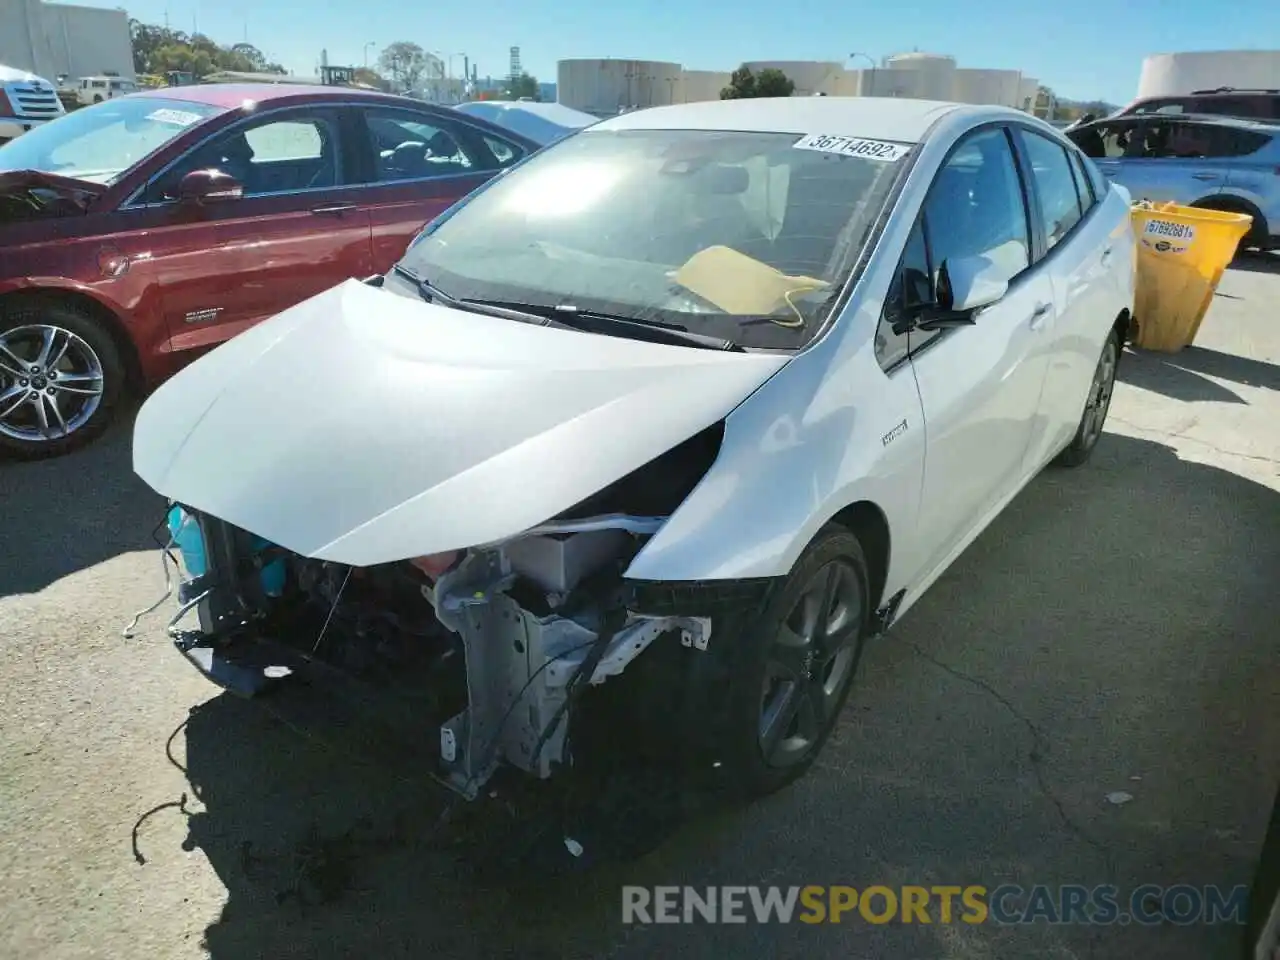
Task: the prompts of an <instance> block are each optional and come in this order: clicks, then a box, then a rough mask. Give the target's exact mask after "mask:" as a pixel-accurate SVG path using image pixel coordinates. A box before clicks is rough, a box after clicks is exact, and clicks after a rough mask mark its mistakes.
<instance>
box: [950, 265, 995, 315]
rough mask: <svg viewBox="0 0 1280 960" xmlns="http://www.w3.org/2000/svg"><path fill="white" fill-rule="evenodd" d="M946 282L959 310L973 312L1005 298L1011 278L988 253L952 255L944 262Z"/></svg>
mask: <svg viewBox="0 0 1280 960" xmlns="http://www.w3.org/2000/svg"><path fill="white" fill-rule="evenodd" d="M942 272H943V277H944V279H943V281H942V282H943V284H945V289H946V290H947V291H948V292H949V294H950V298H951V302H950V303H949V304H947V306H948V307H949V308H950V309H951V310H954V311H955V312H956V313H973V312H975V311H977V310H981V309H982V308H983V307H989V306H991V304H993V303H995V302H997V301H998V300H1000V299H1002V298H1003V297H1004V295H1005V294H1006V293H1008V292H1009V278H1008V277H1007V276H1006V275H1005V272H1004V270H1003V269H1002V268H1000V267H999V266H997V265H996V264H995V263H993V262H992V261H991V260H990V259H988V258H987V257H952V258H951V259H950V260H948V261H946V262H945V263H944V264H943V265H942Z"/></svg>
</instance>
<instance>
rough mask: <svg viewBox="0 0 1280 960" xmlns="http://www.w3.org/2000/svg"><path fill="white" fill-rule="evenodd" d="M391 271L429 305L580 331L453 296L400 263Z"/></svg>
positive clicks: (543, 317)
mask: <svg viewBox="0 0 1280 960" xmlns="http://www.w3.org/2000/svg"><path fill="white" fill-rule="evenodd" d="M391 269H392V270H394V271H395V272H396V273H398V274H399V275H400V276H402V277H404V278H405V279H406V280H408V281H409V282H410V283H412V284H413V285H414V286H415V287H417V290H418V296H420V297H422V299H423V300H425V301H427V303H440V304H443V305H444V306H446V307H453V308H454V309H455V310H470V311H471V312H472V313H481V314H484V315H485V316H489V317H501V318H502V319H504V320H517V321H519V322H520V323H532V324H536V325H537V326H540V327H558V328H560V329H562V330H577V329H578V328H577V327H574V326H572V325H570V324H567V323H560V322H558V321H557V320H556V319H555V318H554V317H550V316H546V315H544V314H540V313H532V312H530V311H528V310H522V309H518V308H515V307H507V306H503V305H502V304H499V303H489V302H486V301H484V300H470V299H464V298H462V297H455V296H451V295H450V294H447V293H445V292H444V291H443V290H441V289H440V288H439V287H437V286H436V285H435V284H434V283H432V282H431V281H430V280H427V279H425V278H424V277H420V276H418V275H417V274H416V273H414V272H413V271H412V270H409V269H408V268H406V267H402V266H400V264H398V263H397V264H396V265H395V266H393V267H392V268H391Z"/></svg>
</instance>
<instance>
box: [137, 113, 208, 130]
mask: <svg viewBox="0 0 1280 960" xmlns="http://www.w3.org/2000/svg"><path fill="white" fill-rule="evenodd" d="M147 119H148V120H154V121H156V123H171V124H173V125H174V126H175V127H189V126H191V125H192V124H193V123H198V122H199V121H200V114H198V113H191V112H190V111H188V110H169V109H163V110H152V111H151V112H150V113H148V114H147Z"/></svg>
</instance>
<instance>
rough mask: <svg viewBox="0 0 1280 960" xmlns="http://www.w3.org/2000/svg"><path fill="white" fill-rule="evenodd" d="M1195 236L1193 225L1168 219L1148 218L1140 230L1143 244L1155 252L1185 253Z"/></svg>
mask: <svg viewBox="0 0 1280 960" xmlns="http://www.w3.org/2000/svg"><path fill="white" fill-rule="evenodd" d="M1195 238H1196V231H1195V228H1194V227H1189V226H1187V225H1186V224H1183V223H1171V222H1170V221H1168V220H1148V221H1147V225H1146V227H1144V228H1143V231H1142V244H1143V246H1146V247H1150V248H1151V249H1153V250H1155V251H1156V253H1186V252H1187V248H1188V247H1190V246H1191V241H1193V240H1194V239H1195Z"/></svg>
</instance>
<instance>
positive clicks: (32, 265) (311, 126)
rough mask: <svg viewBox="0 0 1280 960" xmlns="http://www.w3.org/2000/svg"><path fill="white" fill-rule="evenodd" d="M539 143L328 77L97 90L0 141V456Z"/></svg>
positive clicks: (386, 248) (95, 410)
mask: <svg viewBox="0 0 1280 960" xmlns="http://www.w3.org/2000/svg"><path fill="white" fill-rule="evenodd" d="M537 148H538V146H537V144H535V143H534V142H533V141H531V140H527V139H526V138H524V137H521V136H520V135H518V134H515V133H513V132H512V131H509V130H504V129H503V128H501V127H498V126H496V125H494V124H491V123H488V122H486V121H484V120H481V119H479V118H477V117H469V116H465V115H463V114H461V113H459V112H458V111H456V110H451V109H449V108H446V107H437V106H432V105H430V104H425V103H421V102H418V101H415V100H409V99H405V98H401V97H393V96H389V95H384V94H378V93H371V92H365V91H361V90H354V89H348V88H340V87H298V86H283V85H282V86H271V85H253V86H242V85H231V84H227V85H219V84H210V85H200V86H191V87H179V88H169V89H161V90H154V91H147V92H145V93H137V94H132V95H130V96H126V97H121V98H117V99H113V100H109V101H107V102H105V103H102V104H98V105H95V106H92V107H87V108H85V109H83V110H78V111H75V112H74V113H71V114H68V115H67V116H66V117H63V118H62V119H60V120H57V121H55V122H54V123H51V124H47V125H45V126H43V127H41V128H39V129H37V130H33V131H32V132H31V133H28V134H25V135H24V136H22V137H19V138H18V139H16V140H14V141H12V142H11V143H9V144H7V145H5V146H4V147H0V454H4V453H8V454H11V455H16V456H18V457H23V458H35V457H44V456H52V455H56V454H60V453H64V452H66V451H68V450H71V449H73V448H75V447H78V446H81V445H83V444H84V443H87V442H88V441H89V440H91V439H92V438H93V437H94V436H96V435H97V434H98V433H99V432H101V430H102V429H103V428H104V427H105V426H106V425H107V423H108V421H109V419H110V417H111V414H112V410H113V408H114V407H115V405H116V403H117V401H118V400H119V399H120V397H121V395H122V394H123V393H124V392H125V390H126V389H127V388H130V387H136V388H145V387H148V386H151V385H154V384H155V383H157V382H158V381H160V380H162V379H164V378H165V377H166V376H168V375H170V374H171V373H173V372H175V371H176V370H177V369H178V368H180V367H181V366H182V365H183V364H184V363H186V362H188V361H189V360H191V359H193V358H194V357H195V356H197V355H198V354H199V353H200V352H201V351H204V350H207V349H209V348H211V347H213V346H215V345H217V344H218V343H220V342H222V341H224V340H226V339H227V338H229V337H232V336H234V335H235V334H236V333H238V332H240V331H241V330H244V329H245V328H246V327H249V326H251V325H252V324H255V323H257V322H258V321H260V320H264V319H266V318H267V317H269V316H271V315H273V314H275V313H278V312H279V311H280V310H283V309H284V308H286V307H289V306H291V305H293V304H295V303H298V302H299V301H302V300H305V299H306V298H308V297H310V296H312V295H314V294H317V293H319V292H321V291H323V290H325V289H327V288H329V287H331V286H333V285H334V284H336V283H339V282H340V281H342V280H344V279H347V278H349V277H355V276H368V275H371V274H375V273H383V272H385V271H387V270H389V269H390V268H391V265H392V264H393V263H394V262H395V261H396V260H398V259H399V258H400V256H401V254H403V253H404V250H405V247H406V246H407V245H408V243H409V241H410V239H412V238H413V236H414V235H415V234H417V233H418V231H419V230H421V228H422V227H423V225H424V224H425V223H426V222H427V221H429V220H431V219H432V218H434V217H436V216H437V215H439V214H440V213H442V212H443V211H444V210H445V209H447V208H448V207H449V206H451V205H452V204H453V203H455V202H456V201H458V200H459V199H461V198H462V197H463V196H465V195H466V194H468V193H470V192H471V191H472V190H473V189H475V188H476V187H478V186H480V185H481V184H482V183H484V182H485V181H486V180H488V179H490V178H491V177H493V176H494V175H495V174H496V173H497V172H499V171H501V170H502V169H504V168H506V167H509V166H511V165H512V164H515V163H517V162H518V161H519V160H520V159H521V158H523V157H524V156H526V155H528V154H529V153H531V152H533V151H535V150H536V149H537Z"/></svg>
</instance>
